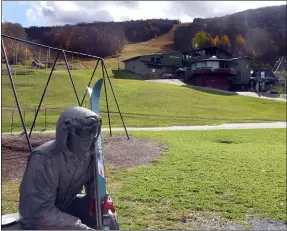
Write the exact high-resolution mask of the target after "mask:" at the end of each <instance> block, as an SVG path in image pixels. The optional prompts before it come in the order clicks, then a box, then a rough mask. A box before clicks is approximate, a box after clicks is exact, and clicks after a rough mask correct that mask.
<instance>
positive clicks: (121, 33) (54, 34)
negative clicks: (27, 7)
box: [2, 19, 179, 60]
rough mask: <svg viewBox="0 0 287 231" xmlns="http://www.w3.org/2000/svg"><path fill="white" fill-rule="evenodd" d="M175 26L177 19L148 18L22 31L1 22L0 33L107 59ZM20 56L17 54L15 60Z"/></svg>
mask: <svg viewBox="0 0 287 231" xmlns="http://www.w3.org/2000/svg"><path fill="white" fill-rule="evenodd" d="M177 23H179V21H178V20H168V19H151V20H136V21H125V22H92V23H78V24H76V25H65V26H54V27H35V26H33V27H29V28H23V27H22V26H21V25H20V24H15V23H9V22H5V23H2V33H3V34H7V35H10V36H13V37H17V38H22V39H27V40H29V41H34V42H37V43H41V44H44V45H48V46H52V47H58V48H61V49H66V50H73V51H75V52H81V53H88V54H92V55H96V56H100V57H108V56H112V55H116V54H118V53H120V52H121V51H122V49H123V47H124V45H125V44H127V43H137V42H144V41H147V40H150V39H152V38H155V37H157V36H160V35H162V34H165V33H167V32H168V31H169V30H171V28H172V27H173V25H174V24H177ZM13 44H14V43H13V42H12V41H7V44H6V43H5V45H6V46H8V51H10V52H8V53H9V59H11V60H13V59H14V58H15V57H14V56H15V55H14V54H13V52H12V50H13V49H15V44H14V45H13ZM20 50H23V49H19V52H20ZM29 52H30V53H31V55H32V54H33V52H32V51H29ZM14 53H15V52H14ZM20 53H21V52H20ZM21 57H22V55H21V54H18V58H19V60H21Z"/></svg>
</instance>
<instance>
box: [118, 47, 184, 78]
mask: <svg viewBox="0 0 287 231" xmlns="http://www.w3.org/2000/svg"><path fill="white" fill-rule="evenodd" d="M122 62H123V63H124V70H127V71H132V72H134V73H136V74H142V75H145V74H154V75H161V74H163V73H174V72H175V71H176V69H177V68H179V67H181V66H182V55H181V53H180V52H175V53H167V54H160V55H158V54H152V55H144V56H136V57H133V58H130V59H126V60H123V61H122Z"/></svg>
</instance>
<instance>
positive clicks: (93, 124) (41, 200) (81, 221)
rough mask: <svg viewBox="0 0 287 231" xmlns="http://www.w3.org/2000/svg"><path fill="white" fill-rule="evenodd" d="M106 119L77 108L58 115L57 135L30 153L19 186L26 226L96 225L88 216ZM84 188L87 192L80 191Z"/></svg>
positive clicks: (58, 227) (93, 226)
mask: <svg viewBox="0 0 287 231" xmlns="http://www.w3.org/2000/svg"><path fill="white" fill-rule="evenodd" d="M100 131H101V118H100V117H99V116H98V115H97V114H96V113H94V112H93V111H91V110H89V109H86V108H82V107H72V108H68V109H66V110H65V111H64V112H63V113H62V114H61V116H60V117H59V119H58V122H57V128H56V139H55V140H52V141H49V142H47V143H45V144H43V145H41V146H40V147H38V148H36V149H35V150H33V151H32V153H31V154H30V155H29V158H28V163H27V167H26V170H25V173H24V176H23V179H22V182H21V185H20V202H19V214H20V223H21V228H22V229H34V230H35V229H46V230H47V229H58V230H63V229H64V230H65V229H69V230H72V229H73V230H74V229H80V230H85V229H95V223H96V222H95V219H94V218H92V217H91V216H89V204H90V202H91V201H92V200H93V198H94V182H93V180H94V174H93V158H94V156H95V155H94V150H95V147H94V146H95V142H96V141H97V139H98V136H99V135H100ZM83 186H84V187H85V191H86V195H82V196H79V192H81V191H82V189H83Z"/></svg>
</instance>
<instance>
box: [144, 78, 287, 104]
mask: <svg viewBox="0 0 287 231" xmlns="http://www.w3.org/2000/svg"><path fill="white" fill-rule="evenodd" d="M146 81H147V82H154V83H168V84H172V85H177V86H188V85H187V84H186V83H184V82H183V81H182V80H181V79H151V80H146ZM193 87H194V88H198V89H200V88H201V87H197V86H193ZM203 89H208V90H211V91H214V92H222V93H227V94H231V95H242V96H248V97H255V98H259V99H271V100H278V101H283V102H286V97H285V98H284V97H281V96H280V97H279V96H278V97H275V96H273V97H272V96H271V95H270V97H269V96H267V94H266V95H264V93H262V94H261V95H258V94H257V93H255V92H240V91H238V92H231V91H224V90H220V89H215V88H203Z"/></svg>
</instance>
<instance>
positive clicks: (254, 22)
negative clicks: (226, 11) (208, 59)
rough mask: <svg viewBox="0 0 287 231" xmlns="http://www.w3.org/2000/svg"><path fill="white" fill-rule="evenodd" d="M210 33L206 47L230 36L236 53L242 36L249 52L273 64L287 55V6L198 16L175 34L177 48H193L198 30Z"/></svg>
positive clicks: (229, 38)
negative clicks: (212, 15) (221, 14)
mask: <svg viewBox="0 0 287 231" xmlns="http://www.w3.org/2000/svg"><path fill="white" fill-rule="evenodd" d="M199 31H203V32H206V35H207V37H208V39H207V40H208V41H207V43H206V44H205V45H206V46H209V45H214V44H212V43H216V39H214V38H216V36H218V37H217V38H219V39H220V38H221V37H222V36H224V35H226V36H227V38H228V40H229V42H230V47H229V48H230V50H231V51H232V52H236V49H237V48H238V47H237V44H236V43H238V38H239V36H240V38H241V40H243V41H241V43H242V42H243V43H244V44H245V46H246V50H245V53H246V54H247V55H250V56H256V59H257V60H259V62H264V63H273V62H274V60H275V59H277V57H278V56H281V55H285V56H286V5H281V6H273V7H263V8H258V9H252V10H246V11H243V12H239V13H236V14H231V15H226V16H223V17H216V18H207V19H201V18H196V19H194V21H193V22H192V23H190V24H188V25H186V26H181V27H178V28H177V30H176V31H175V34H174V47H175V48H176V49H179V50H186V49H187V48H192V39H193V38H194V36H195V35H196V33H197V32H199Z"/></svg>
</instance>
